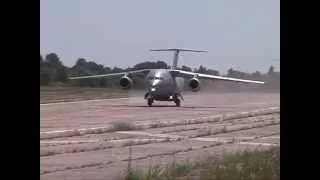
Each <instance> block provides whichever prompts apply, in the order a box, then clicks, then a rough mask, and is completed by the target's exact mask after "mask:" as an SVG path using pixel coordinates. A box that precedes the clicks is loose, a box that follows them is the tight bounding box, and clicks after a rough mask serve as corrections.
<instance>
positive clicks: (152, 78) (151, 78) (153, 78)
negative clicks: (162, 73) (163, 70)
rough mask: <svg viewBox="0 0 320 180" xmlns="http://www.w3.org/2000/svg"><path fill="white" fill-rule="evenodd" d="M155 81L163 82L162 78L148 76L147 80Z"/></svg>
mask: <svg viewBox="0 0 320 180" xmlns="http://www.w3.org/2000/svg"><path fill="white" fill-rule="evenodd" d="M156 79H158V80H163V77H153V76H150V77H149V78H148V80H156Z"/></svg>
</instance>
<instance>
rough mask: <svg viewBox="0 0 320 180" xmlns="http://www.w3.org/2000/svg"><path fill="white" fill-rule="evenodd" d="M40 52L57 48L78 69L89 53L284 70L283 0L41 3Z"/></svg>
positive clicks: (132, 60) (110, 62) (117, 61)
mask: <svg viewBox="0 0 320 180" xmlns="http://www.w3.org/2000/svg"><path fill="white" fill-rule="evenodd" d="M40 2H41V10H40V12H41V15H40V43H41V46H40V53H41V54H42V55H45V54H48V53H50V52H54V53H57V54H58V56H59V57H60V59H61V60H62V61H63V63H64V64H65V65H67V66H72V65H73V64H74V63H75V61H76V60H77V58H79V57H83V58H86V59H87V60H90V61H95V62H97V63H99V64H103V65H105V66H111V67H113V66H118V67H122V68H125V67H128V66H133V65H134V64H136V63H138V62H142V61H155V60H163V61H165V62H167V63H168V64H170V65H171V64H172V58H173V53H172V52H150V51H149V49H152V48H187V49H198V50H208V51H209V52H208V53H188V52H185V53H181V54H180V59H179V63H178V66H179V65H187V66H190V67H192V68H194V67H198V66H199V65H200V64H202V65H204V66H206V67H208V68H211V69H216V70H219V71H221V72H226V70H227V69H229V68H230V67H233V68H236V69H240V70H242V71H246V72H252V71H255V70H259V71H262V72H266V71H267V69H268V67H269V66H270V65H274V66H275V67H276V70H277V71H278V70H279V68H280V67H279V66H280V65H279V62H277V61H274V59H280V1H279V0H197V1H195V0H161V1H160V0H158V1H152V0H126V1H125V0H41V1H40Z"/></svg>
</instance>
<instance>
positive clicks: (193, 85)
mask: <svg viewBox="0 0 320 180" xmlns="http://www.w3.org/2000/svg"><path fill="white" fill-rule="evenodd" d="M188 86H189V88H190V89H191V91H193V92H196V91H199V90H200V81H199V79H198V78H192V79H190V80H189V83H188Z"/></svg>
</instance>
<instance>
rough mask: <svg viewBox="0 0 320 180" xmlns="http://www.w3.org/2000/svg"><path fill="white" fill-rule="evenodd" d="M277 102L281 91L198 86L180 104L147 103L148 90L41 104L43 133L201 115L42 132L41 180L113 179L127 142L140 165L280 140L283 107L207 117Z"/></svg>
mask: <svg viewBox="0 0 320 180" xmlns="http://www.w3.org/2000/svg"><path fill="white" fill-rule="evenodd" d="M279 105H280V95H279V93H213V94H206V93H199V94H198V95H188V96H185V101H183V102H182V106H181V107H175V106H174V103H173V102H155V103H154V107H148V106H147V105H146V102H145V100H143V98H142V97H132V98H122V99H112V100H93V101H81V102H71V103H55V104H47V105H40V110H41V116H40V118H41V119H40V125H41V126H40V133H48V132H49V133H50V132H52V133H55V132H57V131H60V132H63V131H68V130H74V129H87V128H101V127H105V126H108V125H112V124H114V123H116V122H125V123H128V124H148V123H149V124H150V123H161V122H164V121H177V122H178V121H184V120H186V119H194V120H197V119H198V120H199V123H196V124H189V125H181V124H180V125H172V126H167V127H158V128H155V127H154V128H147V129H138V130H135V131H115V132H103V133H101V132H99V133H94V132H93V133H88V134H76V135H73V136H68V135H65V136H62V137H57V138H52V139H42V140H40V151H41V154H40V164H41V166H40V176H41V179H114V178H117V177H118V176H119V175H121V171H123V170H125V168H126V167H127V164H128V162H127V159H128V152H129V151H128V147H131V148H132V159H134V161H133V166H134V167H137V168H139V167H145V166H148V164H150V162H151V161H152V162H153V164H154V163H159V164H165V163H168V162H170V161H172V159H173V158H175V160H177V161H179V160H185V159H186V158H188V159H197V158H195V157H198V156H200V155H206V154H208V153H221V152H222V151H231V152H232V151H239V150H244V149H246V148H248V147H249V148H250V147H254V148H256V147H258V146H261V147H260V148H267V147H269V146H272V145H277V144H278V145H279V143H280V113H273V114H266V115H260V116H257V117H246V118H234V119H230V120H228V121H217V122H205V121H203V122H202V121H201V119H205V118H208V117H211V116H213V115H219V114H225V113H236V112H248V111H254V110H257V109H263V108H270V107H279ZM208 129H210V133H208ZM221 129H222V130H223V131H221ZM151 157H152V158H151ZM150 158H151V160H150Z"/></svg>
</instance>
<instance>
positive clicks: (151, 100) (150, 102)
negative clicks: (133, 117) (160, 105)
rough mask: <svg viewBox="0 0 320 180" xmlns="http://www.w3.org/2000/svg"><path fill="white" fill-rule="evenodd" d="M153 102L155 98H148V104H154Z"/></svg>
mask: <svg viewBox="0 0 320 180" xmlns="http://www.w3.org/2000/svg"><path fill="white" fill-rule="evenodd" d="M152 103H153V99H151V98H149V99H148V105H149V106H152Z"/></svg>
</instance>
